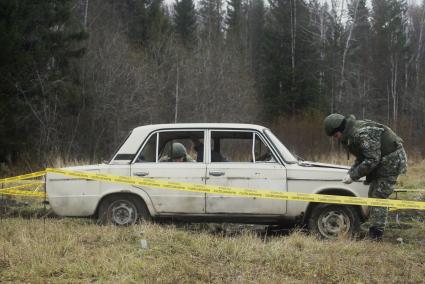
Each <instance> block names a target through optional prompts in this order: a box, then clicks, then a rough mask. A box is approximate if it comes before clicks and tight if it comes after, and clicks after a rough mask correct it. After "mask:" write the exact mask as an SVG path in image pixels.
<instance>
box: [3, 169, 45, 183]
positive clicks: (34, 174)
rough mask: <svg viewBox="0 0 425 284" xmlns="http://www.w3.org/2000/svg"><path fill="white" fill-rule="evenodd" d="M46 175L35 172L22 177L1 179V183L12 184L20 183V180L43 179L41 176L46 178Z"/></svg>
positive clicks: (42, 172) (41, 172) (43, 172)
mask: <svg viewBox="0 0 425 284" xmlns="http://www.w3.org/2000/svg"><path fill="white" fill-rule="evenodd" d="M45 174H46V171H39V172H34V173H31V174H26V175H20V176H16V177H10V178H2V179H0V183H11V182H14V181H18V180H24V179H30V178H35V177H41V176H44V175H45Z"/></svg>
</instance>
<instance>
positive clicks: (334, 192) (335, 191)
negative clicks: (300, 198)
mask: <svg viewBox="0 0 425 284" xmlns="http://www.w3.org/2000/svg"><path fill="white" fill-rule="evenodd" d="M316 194H328V195H340V196H352V197H356V195H355V194H354V193H353V192H351V191H349V190H346V189H341V188H326V189H323V190H321V191H319V192H317V193H316ZM321 204H324V203H319V202H310V203H309V204H308V206H307V209H306V211H305V214H304V220H303V223H304V224H306V223H307V222H308V220H309V218H310V217H311V213H312V211H313V209H314V208H315V207H317V206H320V205H321ZM350 206H353V207H354V208H355V209H356V212H357V214H358V216H359V217H360V220H361V221H362V222H364V221H365V219H366V216H365V214H364V212H363V210H362V207H361V206H359V205H350Z"/></svg>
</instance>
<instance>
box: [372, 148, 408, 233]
mask: <svg viewBox="0 0 425 284" xmlns="http://www.w3.org/2000/svg"><path fill="white" fill-rule="evenodd" d="M406 168H407V156H406V152H405V151H404V149H403V147H400V148H399V149H397V150H396V151H394V152H393V153H391V154H389V155H387V156H385V157H383V158H382V160H381V163H380V165H379V166H378V169H377V175H376V177H375V178H374V179H373V180H372V181H371V182H370V186H369V197H373V198H384V199H386V198H388V197H389V196H390V195H391V194H392V193H393V191H394V185H395V184H396V181H397V177H398V176H399V175H400V174H403V173H405V172H406ZM387 216H388V208H386V207H375V206H371V207H369V221H370V226H371V227H375V228H377V229H379V230H384V229H385V225H386V223H387Z"/></svg>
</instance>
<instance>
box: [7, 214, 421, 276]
mask: <svg viewBox="0 0 425 284" xmlns="http://www.w3.org/2000/svg"><path fill="white" fill-rule="evenodd" d="M0 225H1V228H2V229H1V231H0V279H1V281H6V282H7V281H8V282H35V283H39V282H43V283H44V282H55V283H58V282H59V283H76V282H79V283H80V282H82V283H87V282H108V283H139V282H148V283H149V282H166V283H174V282H190V283H193V282H213V283H221V282H244V283H245V282H255V283H257V282H258V283H266V282H274V283H276V282H286V283H340V282H348V283H385V282H393V283H394V282H395V283H397V282H404V283H420V282H423V281H424V279H425V249H424V248H425V246H424V245H421V244H420V243H417V242H416V241H415V242H407V243H405V244H395V243H393V242H391V240H388V239H387V240H386V241H385V242H383V243H372V242H369V241H350V240H345V239H341V240H337V241H332V242H329V241H319V240H317V239H315V238H313V237H311V236H307V235H305V234H302V233H300V232H295V233H292V234H290V235H286V236H285V235H280V236H268V237H266V236H264V235H258V234H254V233H252V232H249V231H244V232H242V233H238V234H233V235H230V236H229V235H221V234H218V235H217V234H213V233H210V232H209V231H206V230H203V229H196V228H192V227H193V226H192V227H191V226H183V227H176V226H175V225H158V224H141V225H137V226H134V227H129V228H117V227H110V226H98V225H95V224H94V222H93V221H92V220H87V219H47V220H45V223H44V221H43V219H33V220H26V219H22V218H10V219H3V220H1V223H0ZM391 230H392V232H393V233H397V232H395V231H394V229H391ZM408 230H409V229H407V230H404V231H408ZM414 230H415V232H416V233H417V234H419V235H421V236H424V235H425V225H424V224H423V223H418V224H415V229H414ZM141 239H145V240H147V243H148V248H147V249H143V248H142V247H141V245H140V240H141Z"/></svg>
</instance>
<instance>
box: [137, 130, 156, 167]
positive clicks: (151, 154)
mask: <svg viewBox="0 0 425 284" xmlns="http://www.w3.org/2000/svg"><path fill="white" fill-rule="evenodd" d="M156 141H157V134H156V133H155V134H154V135H152V136H151V137H150V138H149V140H148V142H147V143H146V144H145V146H144V147H143V149H142V152H141V153H140V155H139V157H137V160H136V163H155V162H156Z"/></svg>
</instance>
